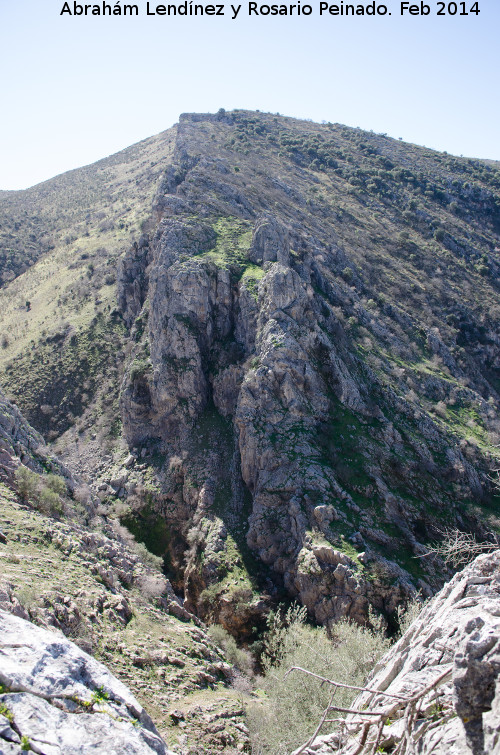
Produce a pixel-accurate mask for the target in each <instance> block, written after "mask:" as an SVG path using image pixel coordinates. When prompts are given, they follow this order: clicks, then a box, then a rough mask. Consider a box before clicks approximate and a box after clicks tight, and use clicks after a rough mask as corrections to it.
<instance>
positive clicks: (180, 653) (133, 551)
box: [0, 397, 248, 755]
mask: <svg viewBox="0 0 500 755" xmlns="http://www.w3.org/2000/svg"><path fill="white" fill-rule="evenodd" d="M0 447H1V453H0V479H1V480H2V481H1V482H0V609H1V610H0V623H1V624H2V631H1V634H2V640H3V641H4V646H2V647H1V648H0V652H1V654H2V668H1V669H0V715H2V716H3V715H4V714H5V708H7V710H8V711H10V714H12V716H13V717H14V722H15V732H14V735H13V733H12V731H11V727H10V726H9V724H8V721H5V720H2V727H0V752H4V748H8V745H7V744H5V742H4V739H9V738H10V741H12V742H13V744H12V750H9V749H7V750H6V752H9V753H10V752H11V751H12V752H13V753H14V752H19V739H20V737H21V735H24V736H27V737H28V738H29V739H30V740H32V739H34V740H35V742H34V743H33V749H35V747H36V746H38V745H37V744H36V740H39V739H43V738H46V737H49V740H48V741H51V742H52V743H53V745H54V747H60V748H61V750H62V749H64V751H65V752H66V751H68V752H69V750H67V748H68V747H69V746H70V744H71V746H73V747H74V748H75V749H74V750H71V751H72V752H80V751H81V747H82V741H81V740H82V739H83V741H84V742H85V741H87V743H88V741H90V740H92V741H94V740H95V738H96V733H97V731H98V730H99V729H100V735H101V740H100V741H101V744H100V745H96V746H100V748H101V749H100V750H99V751H100V752H106V753H107V752H109V751H110V749H109V747H110V745H109V743H110V742H111V741H112V738H113V737H114V738H115V747H116V748H117V750H116V751H117V752H118V751H120V752H122V751H123V752H125V751H126V750H125V749H124V748H125V744H124V742H125V740H126V739H127V730H128V727H132V726H133V724H134V720H133V719H134V718H139V719H141V718H142V719H144V720H143V723H144V724H145V727H146V728H145V730H144V731H142V729H140V728H139V730H138V731H137V732H136V733H135V735H133V736H132V737H128V741H129V744H128V746H129V747H130V748H132V741H131V739H132V740H134V747H135V749H131V750H130V751H131V752H132V751H133V752H147V751H149V750H148V747H147V742H148V741H149V740H148V738H149V734H148V729H151V730H152V731H154V727H153V728H152V727H151V726H150V725H149V724H150V723H151V722H150V719H149V717H148V716H146V714H145V713H144V711H143V709H142V704H143V705H144V706H145V707H146V709H147V711H148V713H149V715H151V717H152V718H153V720H154V722H155V724H156V726H157V727H158V729H159V730H160V731H161V734H162V736H163V737H164V739H165V740H167V741H168V742H169V743H170V744H172V745H176V746H177V751H180V752H184V753H186V755H187V753H195V752H199V749H197V748H199V747H201V749H202V751H203V752H213V753H216V752H228V753H229V752H232V751H233V746H236V745H238V744H240V745H241V747H242V748H244V747H246V745H247V743H248V734H247V732H246V729H245V725H244V710H243V706H242V702H241V695H240V694H239V693H237V692H236V690H234V689H233V688H232V686H231V682H232V680H233V677H234V675H235V673H236V672H235V669H233V668H232V667H231V666H230V665H229V664H228V663H227V662H226V660H225V658H224V656H223V654H222V651H221V650H220V649H219V648H218V647H216V646H215V645H214V643H213V642H212V641H211V640H210V638H209V637H208V635H207V634H206V629H205V628H204V627H202V626H201V623H200V622H199V621H198V620H197V619H196V617H194V616H193V615H191V614H190V613H189V612H188V611H187V610H186V609H185V608H184V607H183V605H182V601H181V600H180V599H179V598H178V597H177V596H176V595H175V594H174V592H173V589H172V586H171V585H170V583H169V582H168V580H167V579H166V578H165V576H164V575H163V574H162V572H161V560H160V559H158V558H156V559H155V558H154V556H152V554H150V553H148V552H147V550H146V549H145V548H144V546H139V544H137V543H135V542H134V541H133V538H131V537H130V535H128V536H127V533H126V531H124V530H123V528H120V527H119V526H117V523H116V522H113V521H108V522H105V521H104V520H103V518H102V517H101V516H100V515H99V510H98V509H96V507H95V502H94V501H93V500H92V497H91V496H90V494H89V491H88V490H87V489H86V488H85V486H82V485H81V484H80V481H78V480H75V479H74V478H73V477H72V476H71V475H69V474H68V473H67V472H66V470H64V468H63V467H62V466H61V464H60V463H59V462H58V460H57V458H55V457H54V456H53V455H50V454H48V453H47V449H46V447H45V446H44V444H43V442H42V438H41V437H40V436H39V435H38V433H36V432H35V431H34V430H33V428H31V427H30V426H29V425H28V423H27V422H26V421H25V420H24V418H23V417H22V415H21V414H20V412H19V411H18V410H17V408H16V407H15V406H13V405H12V404H10V403H9V402H8V401H7V400H5V399H4V398H3V397H0ZM21 461H22V463H21ZM16 470H23V471H24V473H25V474H24V475H23V476H22V477H21V476H19V474H16ZM61 474H65V475H66V477H64V478H62V477H61V476H60V475H61ZM54 480H58V481H59V485H58V486H57V487H55V486H53V487H50V486H51V484H53V483H54ZM61 483H62V484H61ZM55 490H57V491H58V493H57V494H56V492H55ZM47 491H48V492H49V493H50V494H51V495H49V496H45V497H44V492H45V493H47ZM4 611H6V612H8V613H9V614H13V615H14V616H16V617H18V618H19V619H24V620H29V621H31V622H32V623H34V624H36V625H38V626H41V627H44V628H45V629H49V630H50V631H51V633H54V632H55V633H56V634H55V635H54V634H51V635H49V634H48V633H45V634H44V633H40V632H38V631H37V630H36V629H35V628H32V629H31V630H30V629H29V628H25V629H23V630H22V631H23V641H24V642H25V646H23V649H22V650H18V651H16V650H15V648H14V649H13V648H12V643H11V642H10V641H8V638H9V636H10V634H11V632H13V631H14V632H19V631H20V625H19V624H18V625H16V624H15V622H10V621H9V620H8V618H7V617H6V616H5V615H4V614H3V612H4ZM4 635H5V636H4ZM63 635H65V636H66V637H68V638H70V639H71V640H72V641H73V642H74V643H75V644H76V645H78V646H79V648H81V650H83V651H85V652H84V653H79V654H78V651H77V650H76V649H75V648H73V649H72V650H71V649H70V645H71V644H70V643H66V642H65V640H64V637H63ZM49 637H51V638H52V639H51V640H50V642H49ZM29 638H31V639H32V642H31V643H30V641H29ZM37 638H38V639H37ZM44 638H45V640H44ZM45 641H47V642H49V649H48V650H47V651H46V652H45V650H43V652H41V647H42V645H44V642H45ZM17 647H18V646H17ZM39 651H40V652H41V656H38V655H37V653H38V652H39ZM85 653H89V654H91V655H93V656H94V657H95V658H96V659H98V660H99V661H101V662H102V663H104V664H106V666H107V667H108V668H109V669H110V670H111V672H112V673H113V674H115V676H116V677H117V678H118V679H120V680H121V682H123V683H125V684H126V685H127V687H129V688H130V689H131V690H132V691H133V693H134V694H135V695H136V697H137V699H138V700H139V701H140V703H141V705H137V704H135V703H133V704H132V708H131V711H130V713H126V712H124V711H122V712H120V711H119V710H118V709H117V708H114V706H113V703H111V707H110V708H107V709H106V705H107V703H106V700H105V697H104V696H103V694H100V692H99V687H100V686H102V685H104V687H105V688H104V693H105V694H106V695H108V696H109V698H110V699H112V700H115V701H116V697H115V696H114V694H113V693H114V692H116V693H117V694H118V696H120V695H122V697H121V698H120V697H119V699H122V701H123V689H124V688H123V684H121V683H118V682H116V680H114V681H113V679H112V677H111V675H110V674H109V673H105V672H104V670H103V668H102V667H100V670H99V666H100V664H97V663H96V662H94V661H91V659H90V658H88V657H86V656H85ZM32 657H35V660H34V661H33V668H34V672H33V675H32V677H31V683H30V684H28V685H26V678H22V677H23V674H22V673H21V670H22V667H23V662H24V661H26V662H27V663H28V661H29V658H32ZM23 658H24V661H23ZM48 658H50V663H52V666H51V665H50V663H48V662H47V661H48ZM65 658H66V660H67V663H66V664H65V660H64V659H65ZM56 659H57V661H56ZM29 663H31V661H29ZM56 680H57V684H56ZM82 682H83V684H84V685H85V684H87V687H88V688H89V690H88V692H85V694H81V693H82V691H84V690H83V689H82V688H80V692H77V690H76V689H75V685H77V686H78V684H79V683H82ZM57 685H58V686H57ZM56 686H57V689H58V691H60V690H61V687H63V686H65V687H66V697H67V698H68V699H69V698H70V697H71V696H73V695H74V694H77V695H78V697H79V698H80V700H81V701H82V704H81V706H80V707H79V706H77V705H72V704H71V703H68V707H67V708H66V709H64V706H63V711H62V712H61V710H58V709H57V706H58V704H59V702H60V701H58V700H57V699H56V700H53V698H52V697H51V694H52V693H54V689H55V687H56ZM40 687H43V690H44V691H45V692H46V691H47V688H48V687H50V692H49V694H48V696H47V695H45V699H47V698H48V699H49V700H51V701H52V702H53V703H54V705H55V707H53V706H52V702H51V704H50V705H49V703H48V702H44V701H42V700H38V702H37V699H38V694H39V693H40ZM120 690H121V691H120ZM33 691H35V694H36V696H37V697H36V698H35V699H33V698H32V696H31V692H33ZM26 692H28V693H30V694H28V696H23V694H20V693H26ZM101 692H102V690H101ZM90 693H92V697H91V699H89V695H90ZM127 696H128V699H129V702H130V699H131V695H130V693H127ZM40 697H44V695H43V693H40ZM55 697H56V698H57V694H56V695H55ZM90 702H92V703H95V705H96V706H97V708H96V709H94V708H93V707H92V706H89V705H88V703H90ZM102 705H104V711H103V712H104V713H105V715H106V716H107V717H109V721H108V720H107V718H106V719H104V721H103V722H102V723H101V725H100V726H99V724H98V721H97V720H93V719H92V716H93V715H94V713H95V712H96V710H100V709H101V706H102ZM134 706H135V713H134ZM59 708H60V706H59ZM141 711H142V713H141ZM75 712H76V713H77V714H78V715H79V716H80V715H81V714H85V715H84V716H83V718H78V722H77V723H76V724H75V723H74V722H73V723H71V719H72V715H73V714H74V713H75ZM86 714H89V715H90V718H89V719H88V720H87V719H86ZM171 714H172V715H171ZM174 714H175V715H174ZM117 715H118V716H120V715H121V716H122V718H123V716H124V719H123V720H124V723H125V724H126V725H124V726H123V727H121V728H122V732H123V733H122V734H120V726H118V727H117V729H115V728H114V725H113V724H112V723H111V721H112V720H113V721H116V720H117ZM112 717H114V718H112ZM120 720H121V719H120ZM148 721H149V724H148ZM179 722H181V723H182V727H181V726H179ZM106 723H108V725H106ZM135 723H137V722H135ZM16 727H17V728H16ZM72 729H73V730H76V734H75V737H74V739H73V741H72V742H70V741H69V740H68V737H69V732H70V731H71V730H72ZM16 733H17V739H16V736H15V734H16ZM122 736H123V737H124V738H125V739H124V741H121V739H120V738H121V737H122ZM12 737H14V739H12ZM106 738H108V739H106ZM149 739H150V738H149ZM46 741H47V740H46ZM152 741H153V745H154V741H155V737H154V736H153V738H152ZM141 743H142V744H141ZM150 744H151V742H150ZM153 745H151V746H152V747H153ZM42 749H43V748H42ZM153 750H154V747H153ZM36 751H37V752H38V750H36ZM40 751H41V750H40ZM43 751H44V752H45V750H43ZM52 751H53V750H52V749H51V750H50V752H51V753H52ZM155 751H158V752H164V748H163V746H160V745H159V746H158V747H157V749H156V750H155ZM54 752H56V750H54ZM57 752H59V749H57Z"/></svg>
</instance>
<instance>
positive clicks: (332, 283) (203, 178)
mask: <svg viewBox="0 0 500 755" xmlns="http://www.w3.org/2000/svg"><path fill="white" fill-rule="evenodd" d="M239 118H240V120H241V122H242V123H243V122H244V121H245V118H244V117H243V116H241V117H240V116H239V115H231V117H228V118H226V117H225V118H222V119H221V118H218V117H217V118H215V117H214V118H212V117H210V116H196V117H190V116H185V117H183V118H182V119H181V122H180V124H179V126H178V131H177V136H176V148H175V151H174V161H173V165H171V166H168V167H167V169H166V172H165V177H164V180H163V181H162V182H161V184H160V186H159V189H158V192H157V195H156V197H155V202H154V222H153V221H152V230H151V232H150V234H149V237H148V238H146V237H143V238H142V239H141V241H140V243H139V244H138V245H135V246H133V247H132V249H131V250H130V251H129V252H128V254H127V255H126V256H125V258H124V260H123V262H122V263H121V268H120V274H119V276H118V302H119V307H120V310H121V312H122V314H123V318H124V321H125V323H126V325H127V326H128V327H129V328H130V336H131V339H132V341H133V347H132V354H131V359H130V361H129V363H128V367H127V369H126V371H125V377H124V381H123V385H122V392H121V410H122V419H123V429H124V435H125V437H126V439H127V441H128V443H129V446H130V447H131V448H132V449H134V448H135V449H136V451H138V450H139V447H140V446H145V447H146V448H145V449H143V452H144V453H149V452H150V451H152V450H153V451H159V452H160V453H161V454H163V455H164V459H165V460H164V464H163V466H162V468H161V469H158V465H157V466H156V468H155V470H154V471H153V472H152V473H153V475H154V477H155V480H156V484H157V490H158V494H157V496H156V502H155V505H156V510H157V512H158V515H159V516H162V517H164V518H165V519H166V520H167V524H168V526H169V528H170V529H171V530H172V531H175V533H176V534H175V537H172V538H171V540H170V545H169V548H170V553H169V558H170V561H171V563H172V564H173V565H174V566H175V568H176V569H177V570H178V582H179V583H181V582H183V581H184V587H185V591H186V598H187V600H188V605H189V606H190V608H191V609H192V610H198V612H199V613H201V614H202V615H206V611H207V601H206V600H204V599H203V600H200V596H201V594H202V593H203V592H204V590H206V589H207V588H210V589H213V591H215V593H213V594H212V597H213V598H214V594H216V597H215V598H214V600H212V603H214V601H215V603H216V605H215V607H214V606H212V608H213V609H214V610H215V613H216V614H217V611H219V613H220V611H221V610H222V604H224V605H226V602H227V599H228V597H229V598H230V596H228V590H229V587H228V585H229V583H230V582H231V580H230V579H229V577H227V575H228V572H231V571H234V564H235V563H236V562H238V561H239V562H240V564H242V563H243V564H246V563H250V560H249V558H245V557H244V551H250V552H251V558H252V559H253V560H254V562H255V557H257V559H258V562H259V563H260V564H261V565H263V567H262V569H261V571H262V572H265V571H266V570H267V573H270V574H271V575H272V581H273V582H274V588H273V587H272V586H271V585H270V584H269V583H266V585H265V588H264V589H265V590H266V591H267V592H268V593H269V592H270V593H272V592H273V589H276V588H281V587H283V586H284V587H285V588H286V590H287V591H288V593H289V595H291V596H293V597H294V598H298V599H299V600H300V601H301V602H302V603H304V604H305V605H306V606H307V608H308V610H309V611H310V613H311V615H312V616H313V617H314V618H315V619H316V620H317V621H319V622H321V623H328V621H331V620H337V619H339V618H341V617H349V618H350V619H353V620H356V621H359V622H365V621H366V620H367V616H368V608H369V605H370V604H371V605H372V606H373V607H374V608H375V609H376V610H377V611H379V612H382V613H384V614H385V615H386V616H387V617H388V618H389V620H391V616H392V615H393V613H394V610H395V608H396V607H397V605H398V604H399V603H401V602H402V601H404V600H406V599H407V598H408V597H410V596H411V595H413V594H414V593H415V590H416V589H420V590H422V591H423V593H424V594H426V595H430V594H432V592H433V591H435V590H436V589H438V588H439V586H440V585H441V584H442V578H443V576H446V571H443V565H442V564H440V563H438V562H437V561H436V560H433V559H427V560H426V561H425V562H422V561H417V560H416V559H415V556H419V555H421V554H422V553H423V552H425V548H424V544H423V543H425V542H426V541H428V540H429V539H435V535H436V531H437V530H438V528H439V527H440V526H441V519H442V517H443V516H444V515H445V513H444V512H446V516H450V517H451V520H453V521H454V522H455V523H456V524H457V525H459V526H461V527H463V528H469V529H473V530H476V531H477V532H479V533H481V531H482V530H481V525H480V522H479V521H478V520H477V519H475V518H474V517H471V516H470V515H469V514H466V513H465V511H463V510H462V507H461V505H460V501H461V500H462V499H463V500H465V499H467V500H469V499H471V498H473V499H474V500H476V501H477V502H480V501H481V499H482V497H483V494H484V491H485V490H486V489H487V487H488V485H489V483H488V481H487V477H486V475H485V473H484V471H485V467H484V466H483V467H482V468H481V465H480V464H478V465H477V466H475V465H474V464H473V463H472V458H473V457H472V454H471V453H469V452H468V453H467V455H466V453H465V452H466V451H467V449H466V446H465V445H463V444H462V445H459V444H458V443H457V441H456V439H451V438H450V437H449V436H447V435H446V432H445V431H444V429H443V426H442V424H440V423H439V422H437V421H436V422H435V421H433V419H432V418H431V416H430V414H429V411H428V406H429V404H428V401H427V398H426V399H425V402H427V403H425V402H424V403H425V411H424V410H423V409H422V406H423V405H422V406H421V405H420V404H419V405H418V406H417V405H416V404H415V403H412V402H413V401H414V398H415V397H416V398H418V397H417V394H416V393H415V391H414V392H413V393H412V392H411V391H410V390H409V387H408V386H409V385H412V386H415V387H416V388H417V387H418V389H419V390H420V389H422V391H423V392H424V393H425V395H426V396H427V397H429V398H430V397H432V398H433V400H434V401H439V400H442V399H443V398H446V396H448V395H449V390H450V388H449V386H450V384H451V383H450V381H448V382H446V379H444V378H443V375H444V373H443V374H440V375H438V374H437V373H436V374H430V373H431V372H432V369H429V368H428V367H427V366H425V368H424V366H423V367H422V369H423V370H424V369H425V378H424V379H423V382H422V384H419V385H418V386H417V382H416V380H417V379H416V378H414V377H410V375H409V373H408V371H407V370H406V371H405V368H404V367H401V368H400V367H397V366H394V368H391V369H392V373H391V374H392V376H394V375H395V374H396V373H397V374H398V376H399V377H401V384H398V386H397V390H396V388H394V390H393V389H392V388H391V389H388V385H389V384H390V381H389V380H388V379H387V376H385V373H384V370H385V363H384V359H386V357H383V356H382V355H383V353H385V352H386V350H387V349H389V350H393V351H394V353H397V354H398V355H399V356H397V360H400V361H401V362H402V363H404V364H407V363H410V362H411V361H412V360H417V361H418V359H420V356H418V354H420V351H421V347H420V345H418V346H415V348H414V349H413V346H411V345H410V344H409V341H408V339H406V341H405V342H404V343H403V341H402V340H401V339H402V338H403V335H402V333H403V330H404V331H405V332H412V333H416V332H417V330H418V328H419V326H418V325H417V322H416V320H412V318H411V317H410V316H409V315H408V314H405V313H403V312H402V311H401V310H400V309H396V308H395V307H393V306H392V305H391V306H389V307H385V306H384V305H383V304H380V302H379V305H377V303H376V301H379V300H378V299H376V297H377V296H378V293H376V283H375V282H374V279H373V278H372V280H371V281H370V282H367V281H366V280H364V282H362V280H361V278H362V274H361V268H360V266H359V265H356V264H354V262H353V261H352V259H351V257H350V256H349V254H348V253H347V252H346V250H345V246H344V245H343V244H342V243H341V241H340V237H339V234H341V233H344V235H345V234H348V231H347V229H346V228H345V226H344V227H342V228H341V227H340V226H341V225H342V224H341V222H340V221H338V217H339V216H331V215H329V214H328V212H327V211H326V210H323V211H320V209H319V208H316V209H310V210H309V209H308V208H309V207H311V206H312V205H311V203H310V202H307V203H305V204H304V202H303V199H301V198H300V196H299V194H298V193H297V192H294V191H293V190H292V189H291V188H290V186H291V183H287V182H286V181H285V180H284V179H283V178H282V177H280V179H279V180H278V179H277V178H274V179H273V180H272V181H270V182H265V181H264V182H263V179H262V172H261V168H259V163H258V161H256V160H255V159H253V158H250V157H249V158H248V159H247V158H244V157H243V156H242V157H241V164H240V166H239V167H238V170H236V168H234V169H233V168H232V167H231V163H230V160H229V157H228V156H227V155H226V157H220V154H219V153H220V150H219V148H218V147H217V148H216V147H215V146H212V145H211V143H210V140H207V139H206V138H205V136H204V134H205V131H203V129H204V128H205V129H211V130H212V134H213V140H214V145H215V144H216V143H217V140H218V139H222V138H223V137H224V138H225V136H224V135H227V134H228V133H230V132H231V129H234V128H236V129H237V130H238V129H239V128H240V126H238V123H239V120H238V119H239ZM200 124H203V127H202V126H201V125H200ZM231 133H232V132H231ZM227 154H229V153H227ZM287 175H288V178H289V181H290V182H292V183H293V181H292V176H294V177H295V179H296V181H297V182H298V184H300V185H301V186H302V188H303V189H304V191H305V190H306V186H309V184H308V183H307V182H308V181H309V178H307V179H306V178H304V175H305V174H304V172H303V171H302V172H301V170H299V169H295V168H293V169H290V172H289V173H288V174H287ZM310 180H311V181H313V178H311V179H310ZM314 181H316V179H315V178H314ZM314 181H313V182H314ZM254 184H255V185H258V186H259V192H256V191H253V190H251V189H250V188H249V187H250V186H253V185H254ZM313 188H314V187H313ZM316 190H317V187H316V188H314V191H316ZM311 191H313V189H311ZM270 208H273V209H272V210H271V209H270ZM337 221H338V222H337ZM372 288H373V291H372ZM370 292H371V293H370ZM370 296H373V297H374V298H369V297H370ZM380 301H382V299H380ZM134 318H135V319H134ZM354 323H355V324H354ZM357 329H359V332H362V333H363V334H364V336H363V338H364V341H363V339H362V338H361V340H360V336H359V334H358V331H357ZM418 332H419V333H420V331H418ZM423 337H424V335H423V334H422V333H420V335H418V338H423ZM404 338H406V336H405V337H404ZM404 338H403V340H404ZM375 344H378V345H377V346H375ZM372 349H374V350H377V349H378V351H377V354H379V356H377V357H376V358H374V359H373V360H371V361H370V359H371V358H370V359H369V358H368V355H369V354H370V352H371V350H372ZM412 349H413V351H412ZM425 349H426V353H427V352H428V353H429V354H431V353H432V355H433V358H434V359H435V360H437V361H436V362H435V363H436V365H437V364H438V362H439V365H443V369H446V370H447V371H448V372H449V373H450V375H453V380H455V381H459V380H460V379H461V375H462V373H461V368H460V367H459V365H458V362H457V360H456V359H455V358H454V357H453V354H452V352H451V350H450V348H449V347H448V346H447V345H446V344H445V343H444V341H443V339H442V337H441V335H440V331H439V329H438V328H436V327H434V328H429V330H428V332H427V333H426V334H425ZM419 350H420V351H419ZM410 352H411V353H410ZM417 352H418V354H417ZM426 359H427V357H426ZM398 364H399V362H398ZM426 364H427V362H426ZM440 369H441V367H439V370H440ZM405 376H406V377H405ZM391 379H392V377H391ZM398 379H399V378H398ZM419 379H420V378H419ZM405 381H406V382H405ZM394 385H395V383H394ZM478 385H479V384H478ZM477 390H478V391H479V390H482V389H479V387H478V388H477ZM491 390H493V389H491ZM491 390H490V388H488V391H489V392H490V395H492V393H491ZM457 395H458V394H457ZM471 395H472V394H469V397H470V396H471ZM412 397H413V398H412ZM462 398H464V397H462ZM450 400H452V399H451V398H450ZM460 400H462V399H460ZM464 400H465V399H464ZM453 401H456V399H455V398H453ZM478 401H479V404H480V405H481V407H482V409H481V411H482V410H483V409H484V417H486V414H487V410H486V405H485V404H484V402H483V399H482V398H481V399H478ZM417 404H418V401H417ZM440 411H441V415H442V416H446V412H445V409H444V408H442V407H441V408H440ZM436 416H437V415H436ZM148 449H149V450H148ZM475 460H477V457H476V458H475ZM436 479H438V480H439V482H438V483H437V484H436ZM124 493H126V489H124ZM122 497H123V495H122ZM422 501H425V503H422ZM451 520H450V521H451ZM235 543H236V549H237V551H238V553H237V554H236V556H235V557H234V558H233V556H229V557H228V553H229V552H234V551H232V550H231V549H232V548H233V546H234V544H235ZM402 554H404V556H403V555H402ZM185 563H187V568H185V567H184V564H185ZM417 564H418V565H417ZM228 565H229V566H228ZM238 569H239V567H237V568H236V571H238ZM245 569H246V566H244V567H243V570H245ZM258 570H259V569H258V568H257V571H258ZM240 576H241V575H240V574H238V580H239V577H240ZM232 584H233V586H234V585H235V584H236V583H235V581H234V580H233V582H232ZM262 585H263V580H260V585H259V589H260V590H261V591H262ZM244 587H245V589H246V587H247V585H246V584H245V585H244ZM254 588H255V590H254V591H258V589H257V587H256V586H255V584H254ZM229 592H230V590H229ZM206 597H207V595H206V594H205V598H206ZM217 602H218V605H217ZM257 602H258V601H257Z"/></svg>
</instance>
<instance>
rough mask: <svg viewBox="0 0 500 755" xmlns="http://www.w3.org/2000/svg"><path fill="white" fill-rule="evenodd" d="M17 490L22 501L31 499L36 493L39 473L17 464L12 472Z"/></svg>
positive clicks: (25, 501)
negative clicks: (13, 472)
mask: <svg viewBox="0 0 500 755" xmlns="http://www.w3.org/2000/svg"><path fill="white" fill-rule="evenodd" d="M14 477H15V480H16V485H17V492H18V493H19V495H20V497H21V500H22V501H24V503H28V502H30V501H33V499H34V498H35V497H36V496H37V494H38V487H39V479H40V478H39V475H37V474H36V472H32V471H31V469H28V467H25V466H23V465H21V466H19V467H18V468H17V469H16V471H15V474H14Z"/></svg>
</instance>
